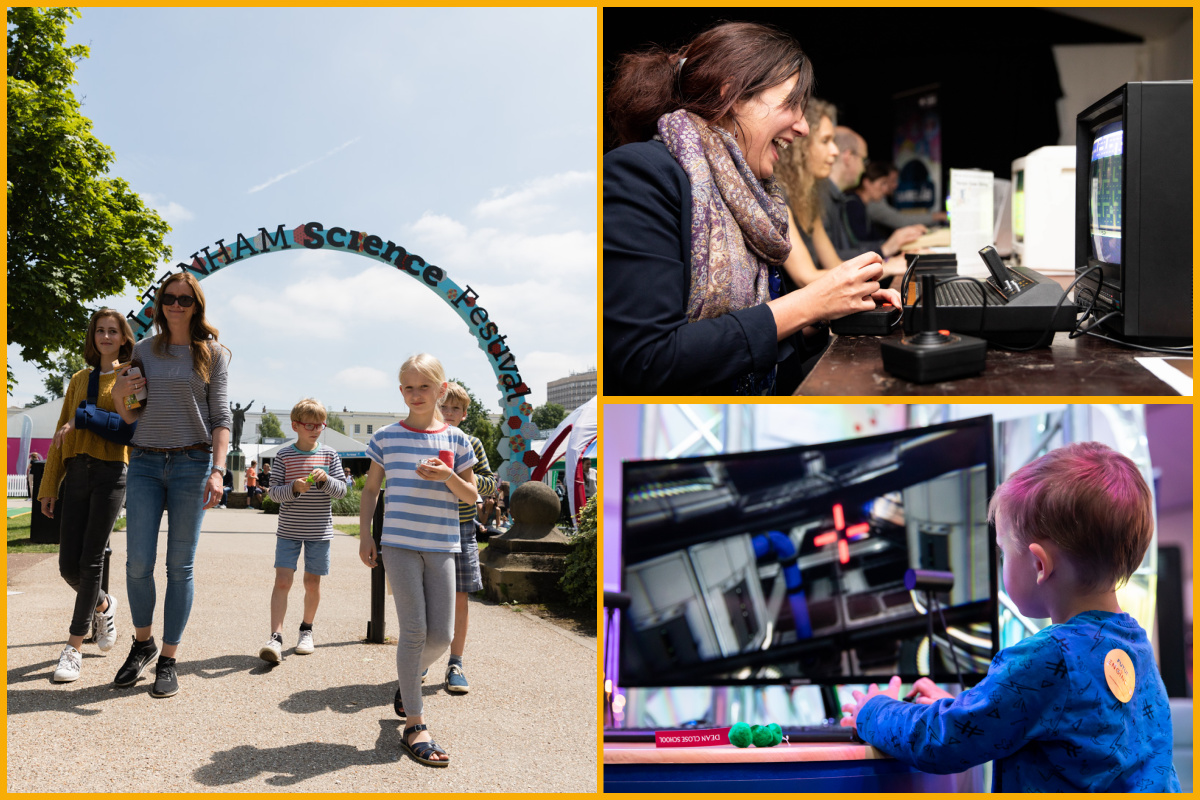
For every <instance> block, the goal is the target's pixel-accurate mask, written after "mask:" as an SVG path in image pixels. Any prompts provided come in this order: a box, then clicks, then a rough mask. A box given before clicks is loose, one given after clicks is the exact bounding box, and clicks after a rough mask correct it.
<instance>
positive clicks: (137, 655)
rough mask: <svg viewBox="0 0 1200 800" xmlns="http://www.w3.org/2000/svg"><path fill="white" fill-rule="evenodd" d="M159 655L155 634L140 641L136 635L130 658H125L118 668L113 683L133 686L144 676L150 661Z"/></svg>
mask: <svg viewBox="0 0 1200 800" xmlns="http://www.w3.org/2000/svg"><path fill="white" fill-rule="evenodd" d="M157 657H158V644H157V643H156V642H155V641H154V637H153V636H152V637H150V638H149V639H147V640H146V641H144V642H139V641H138V640H137V637H134V639H133V647H132V648H130V650H129V658H127V659H125V663H124V664H122V665H121V668H120V669H119V670H117V677H116V678H114V679H113V683H115V684H116V685H117V686H121V687H125V686H133V685H134V684H135V683H137V682H138V678H140V677H142V673H143V672H144V671H145V670H146V667H147V666H148V665H149V664H150V662H151V661H153V660H154V659H155V658H157Z"/></svg>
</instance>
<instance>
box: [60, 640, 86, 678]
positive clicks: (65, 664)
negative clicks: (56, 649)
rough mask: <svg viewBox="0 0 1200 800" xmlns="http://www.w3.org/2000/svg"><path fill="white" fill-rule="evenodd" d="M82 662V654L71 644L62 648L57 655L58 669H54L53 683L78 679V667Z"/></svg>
mask: <svg viewBox="0 0 1200 800" xmlns="http://www.w3.org/2000/svg"><path fill="white" fill-rule="evenodd" d="M82 664H83V656H81V655H80V654H79V651H78V650H76V649H75V648H74V647H71V645H67V646H66V647H64V648H63V651H62V655H61V656H59V657H58V669H56V670H54V681H55V683H70V682H71V681H77V680H79V668H80V666H81V665H82Z"/></svg>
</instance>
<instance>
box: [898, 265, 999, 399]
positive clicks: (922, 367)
mask: <svg viewBox="0 0 1200 800" xmlns="http://www.w3.org/2000/svg"><path fill="white" fill-rule="evenodd" d="M936 286H937V278H936V277H935V276H933V275H922V276H921V298H920V299H921V309H922V316H921V320H922V321H921V331H920V333H917V334H914V335H913V336H905V337H904V338H902V339H901V340H900V341H898V342H893V341H883V342H880V343H879V349H880V351H881V353H882V354H883V368H884V369H885V370H886V371H887V372H890V373H891V374H893V375H895V376H896V377H898V378H903V379H905V380H907V381H912V382H913V383H932V382H934V381H945V380H950V379H952V378H963V377H966V376H968V375H978V374H979V373H980V372H983V367H984V360H985V358H986V356H987V342H985V341H984V340H983V339H978V338H976V337H974V336H963V335H961V334H957V333H950V332H949V331H940V330H938V327H937V298H936Z"/></svg>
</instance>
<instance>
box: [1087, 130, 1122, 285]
mask: <svg viewBox="0 0 1200 800" xmlns="http://www.w3.org/2000/svg"><path fill="white" fill-rule="evenodd" d="M1124 143H1125V132H1124V124H1123V121H1122V120H1117V121H1116V122H1110V123H1109V124H1107V125H1105V126H1103V127H1101V128H1100V129H1099V130H1098V131H1096V138H1095V139H1094V140H1093V141H1092V159H1091V172H1090V178H1089V180H1090V185H1089V190H1088V235H1089V236H1090V237H1091V243H1092V250H1091V254H1090V255H1091V257H1092V258H1094V259H1096V260H1097V261H1103V262H1105V263H1107V264H1120V263H1121V164H1122V159H1121V154H1122V153H1123V152H1124V147H1123V145H1124Z"/></svg>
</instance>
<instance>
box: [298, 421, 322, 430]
mask: <svg viewBox="0 0 1200 800" xmlns="http://www.w3.org/2000/svg"><path fill="white" fill-rule="evenodd" d="M296 424H297V425H299V426H300V427H301V428H304V430H306V431H320V430H324V429H325V428H327V427H329V426H328V425H326V424H325V423H324V422H297V423H296Z"/></svg>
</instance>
